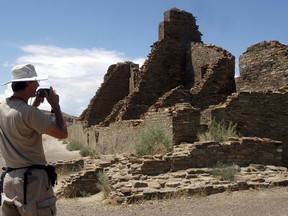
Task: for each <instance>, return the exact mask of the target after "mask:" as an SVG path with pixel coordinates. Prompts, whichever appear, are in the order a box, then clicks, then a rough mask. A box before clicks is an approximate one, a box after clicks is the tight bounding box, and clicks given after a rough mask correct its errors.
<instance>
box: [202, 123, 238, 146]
mask: <svg viewBox="0 0 288 216" xmlns="http://www.w3.org/2000/svg"><path fill="white" fill-rule="evenodd" d="M236 126H237V125H236V124H234V125H233V124H232V122H229V124H227V123H225V122H224V121H223V120H222V121H220V122H217V121H216V120H215V119H213V120H212V122H211V123H210V124H209V125H208V130H207V131H206V132H204V133H199V134H198V135H197V136H198V139H199V141H209V140H211V141H217V142H223V141H226V140H228V138H229V137H238V135H237V132H236Z"/></svg>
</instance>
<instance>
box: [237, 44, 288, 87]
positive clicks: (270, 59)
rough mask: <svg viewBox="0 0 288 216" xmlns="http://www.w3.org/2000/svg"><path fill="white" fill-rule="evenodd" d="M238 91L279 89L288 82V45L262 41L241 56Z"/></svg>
mask: <svg viewBox="0 0 288 216" xmlns="http://www.w3.org/2000/svg"><path fill="white" fill-rule="evenodd" d="M239 68H240V77H238V78H237V79H236V80H237V91H257V90H258V91H265V90H277V89H278V88H281V87H283V86H285V85H287V83H288V46H287V45H284V44H281V43H279V42H278V41H262V42H260V43H258V44H255V45H253V46H250V47H249V48H248V49H247V51H246V52H244V53H243V54H242V55H241V56H240V58H239Z"/></svg>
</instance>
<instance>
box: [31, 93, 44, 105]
mask: <svg viewBox="0 0 288 216" xmlns="http://www.w3.org/2000/svg"><path fill="white" fill-rule="evenodd" d="M43 102H44V98H43V97H40V96H39V94H36V97H35V100H34V101H33V103H32V106H34V107H38V106H40V104H41V103H43Z"/></svg>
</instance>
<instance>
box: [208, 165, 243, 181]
mask: <svg viewBox="0 0 288 216" xmlns="http://www.w3.org/2000/svg"><path fill="white" fill-rule="evenodd" d="M210 172H211V174H212V175H213V176H220V177H222V178H223V179H224V180H227V181H233V180H234V179H235V175H236V174H237V173H238V172H239V167H238V166H237V165H235V164H223V163H220V162H217V163H216V165H215V166H213V167H212V169H211V171H210Z"/></svg>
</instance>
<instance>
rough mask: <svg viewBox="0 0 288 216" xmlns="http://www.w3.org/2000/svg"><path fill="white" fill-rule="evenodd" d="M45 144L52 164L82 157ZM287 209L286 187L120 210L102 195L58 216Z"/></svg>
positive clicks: (274, 214)
mask: <svg viewBox="0 0 288 216" xmlns="http://www.w3.org/2000/svg"><path fill="white" fill-rule="evenodd" d="M43 140H44V142H43V143H44V149H45V153H46V158H47V161H49V162H56V161H59V160H70V159H74V158H79V157H80V155H79V152H77V151H76V152H70V151H67V150H66V145H65V144H63V142H62V141H60V140H57V139H54V138H51V137H48V136H44V137H43ZM0 161H1V155H0ZM2 163H3V162H2ZM0 165H2V164H0ZM287 206H288V188H287V187H279V188H272V189H261V190H248V191H236V192H230V193H229V192H225V193H221V194H214V195H210V196H193V197H186V198H179V199H172V200H153V201H145V202H142V203H138V204H133V205H121V206H112V205H108V204H105V203H104V202H103V201H102V194H97V195H94V196H91V197H86V198H74V199H63V198H62V199H59V200H58V201H57V208H58V216H71V215H73V216H95V215H97V216H151V215H164V216H184V215H185V216H186V215H193V216H212V215H213V216H232V215H233V216H238V215H239V216H242V215H245V216H260V215H261V216H288V207H287ZM1 215H2V214H1V212H0V216H1Z"/></svg>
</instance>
